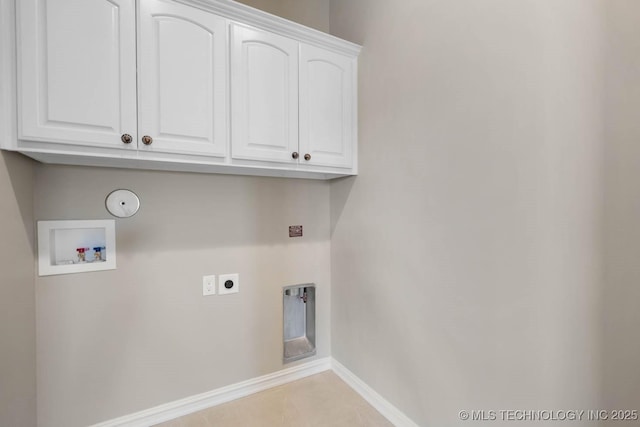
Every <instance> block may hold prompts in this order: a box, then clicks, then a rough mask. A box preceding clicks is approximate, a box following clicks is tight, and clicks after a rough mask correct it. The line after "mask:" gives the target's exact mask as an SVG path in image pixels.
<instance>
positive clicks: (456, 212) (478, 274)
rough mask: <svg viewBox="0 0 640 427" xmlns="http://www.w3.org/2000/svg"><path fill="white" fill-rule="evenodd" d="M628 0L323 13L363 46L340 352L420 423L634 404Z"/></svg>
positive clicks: (637, 321) (338, 202) (343, 235)
mask: <svg viewBox="0 0 640 427" xmlns="http://www.w3.org/2000/svg"><path fill="white" fill-rule="evenodd" d="M637 3H638V2H634V1H628V0H626V1H625V0H620V1H597V0H587V1H585V0H568V1H563V2H557V1H554V0H545V1H540V0H527V1H517V2H514V1H511V0H486V1H483V2H477V1H473V0H455V1H451V0H447V1H444V0H433V1H432V0H430V1H402V2H388V1H385V0H335V1H332V2H331V30H332V32H333V33H334V34H336V35H337V36H339V37H344V38H347V39H349V40H352V41H355V42H360V43H363V44H364V50H363V53H362V55H361V58H360V81H359V88H360V99H359V107H360V110H359V114H360V118H359V119H360V121H359V126H360V127H359V131H360V171H361V174H360V175H359V176H358V177H357V178H355V179H353V178H349V179H344V180H341V181H336V182H333V183H332V186H331V204H332V205H331V209H332V240H331V252H332V286H333V288H332V325H333V329H332V340H333V346H332V348H333V355H334V357H336V358H337V359H338V360H339V361H341V362H342V363H344V364H345V365H346V366H347V367H348V368H349V369H351V370H352V371H353V372H354V373H355V374H356V375H358V376H359V377H360V378H362V379H363V380H364V381H365V382H367V383H368V384H369V385H371V386H372V387H373V388H374V389H376V390H377V391H378V392H379V393H381V394H382V395H383V396H385V397H386V398H387V399H389V400H390V401H391V402H392V403H393V404H395V405H396V406H397V407H399V408H400V409H402V410H403V411H404V412H405V413H406V414H407V415H409V416H410V417H411V418H412V419H414V420H415V421H416V422H417V423H418V424H419V425H434V426H436V425H437V426H457V425H460V423H461V421H460V420H459V419H458V412H459V411H460V410H462V409H509V408H513V409H568V408H584V409H590V408H599V407H600V405H603V406H604V407H606V408H614V407H615V408H618V407H619V408H627V409H637V408H640V392H639V391H640V389H639V387H640V386H639V384H640V379H639V378H638V372H640V366H639V363H640V362H639V361H640V347H639V346H638V343H637V339H636V338H635V336H636V335H637V330H638V327H640V317H639V316H640V315H639V314H638V313H639V311H638V308H637V307H638V303H639V302H640V301H639V300H640V294H639V291H638V283H640V270H639V269H638V260H637V258H638V253H639V249H640V234H639V231H638V218H639V217H640V216H639V213H640V204H639V202H638V182H640V179H639V178H640V175H639V174H640V172H639V171H640V167H639V166H640V164H638V161H639V159H640V151H639V148H638V145H639V144H638V141H640V139H639V137H640V127H639V125H638V112H639V111H640V92H639V91H638V84H637V83H638V81H639V77H640V67H639V62H638V58H639V57H640V45H639V42H638V40H640V37H639V36H640V33H639V30H638V26H637V22H638V17H639V16H640V9H639V7H640V6H639V5H638V4H637ZM605 201H606V205H605V203H604V202H605ZM605 206H606V208H605ZM470 424H471V423H470ZM507 424H508V423H507ZM498 425H500V423H498ZM576 425H591V424H590V423H578V424H576Z"/></svg>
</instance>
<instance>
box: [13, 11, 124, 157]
mask: <svg viewBox="0 0 640 427" xmlns="http://www.w3.org/2000/svg"><path fill="white" fill-rule="evenodd" d="M16 6H17V14H18V16H17V22H18V29H17V36H18V49H17V53H18V104H19V105H18V121H19V126H18V136H19V138H20V139H23V140H33V141H47V142H57V143H62V144H75V145H85V146H94V147H95V146H97V147H103V148H123V149H130V150H135V138H136V133H137V117H136V35H135V31H136V21H135V2H134V1H133V0H20V1H17V2H16ZM124 134H128V135H131V141H132V142H134V143H128V144H126V143H124V142H123V140H125V139H127V138H126V137H123V135H124Z"/></svg>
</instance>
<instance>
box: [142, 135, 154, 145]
mask: <svg viewBox="0 0 640 427" xmlns="http://www.w3.org/2000/svg"><path fill="white" fill-rule="evenodd" d="M152 142H153V138H151V137H150V136H149V135H145V136H143V137H142V143H143V144H144V145H151V143H152Z"/></svg>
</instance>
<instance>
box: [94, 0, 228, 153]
mask: <svg viewBox="0 0 640 427" xmlns="http://www.w3.org/2000/svg"><path fill="white" fill-rule="evenodd" d="M85 1H86V0H85ZM138 32H139V46H138V97H139V98H138V108H139V110H138V117H139V121H138V125H139V139H138V148H139V149H140V150H145V151H152V152H156V151H157V152H163V153H178V154H192V155H204V156H220V157H224V156H225V155H226V152H227V128H228V125H227V105H228V100H227V95H226V93H227V45H228V42H227V21H226V20H225V19H224V18H221V17H219V16H216V15H213V14H210V13H205V12H203V11H201V10H198V9H194V8H191V7H186V6H184V5H181V4H177V3H171V2H167V1H163V0H144V1H141V2H140V9H139V28H138ZM145 136H147V138H145Z"/></svg>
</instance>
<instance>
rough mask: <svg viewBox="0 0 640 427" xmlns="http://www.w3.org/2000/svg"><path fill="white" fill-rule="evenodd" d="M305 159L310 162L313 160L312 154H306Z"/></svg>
mask: <svg viewBox="0 0 640 427" xmlns="http://www.w3.org/2000/svg"><path fill="white" fill-rule="evenodd" d="M304 159H305V160H306V161H307V162H308V161H309V160H311V154H305V155H304Z"/></svg>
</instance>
